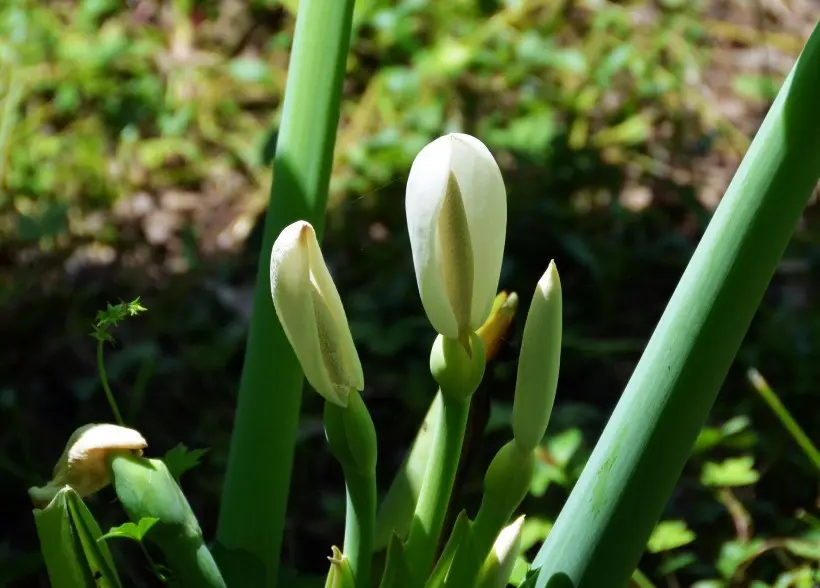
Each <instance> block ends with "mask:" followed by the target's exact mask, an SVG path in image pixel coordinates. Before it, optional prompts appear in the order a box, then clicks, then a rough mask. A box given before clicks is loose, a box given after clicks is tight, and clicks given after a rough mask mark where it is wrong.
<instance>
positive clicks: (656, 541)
mask: <svg viewBox="0 0 820 588" xmlns="http://www.w3.org/2000/svg"><path fill="white" fill-rule="evenodd" d="M694 540H695V534H694V533H693V532H692V530H691V529H689V528H688V527H687V526H686V522H685V521H662V522H660V523H658V525H657V526H656V527H655V530H654V531H653V532H652V535H651V536H650V537H649V541H648V542H647V549H648V550H649V552H650V553H660V552H662V551H669V550H671V549H677V548H678V547H682V546H684V545H687V544H689V543H691V542H692V541H694Z"/></svg>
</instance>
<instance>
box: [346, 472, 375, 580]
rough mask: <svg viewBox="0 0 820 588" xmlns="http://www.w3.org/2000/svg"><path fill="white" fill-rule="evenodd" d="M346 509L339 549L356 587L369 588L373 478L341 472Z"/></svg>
mask: <svg viewBox="0 0 820 588" xmlns="http://www.w3.org/2000/svg"><path fill="white" fill-rule="evenodd" d="M345 484H346V486H347V511H346V516H345V544H344V549H343V550H342V552H343V553H344V555H345V557H347V558H348V559H349V560H350V567H351V570H352V572H353V577H354V578H355V580H356V587H357V588H370V587H371V584H370V567H371V564H372V561H373V540H374V536H375V532H376V478H375V476H363V475H361V474H359V473H357V472H351V471H347V472H345Z"/></svg>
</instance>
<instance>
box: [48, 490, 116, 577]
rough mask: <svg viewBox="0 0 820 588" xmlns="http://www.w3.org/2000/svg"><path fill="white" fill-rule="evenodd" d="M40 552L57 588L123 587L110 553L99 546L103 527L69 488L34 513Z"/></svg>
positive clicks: (102, 546)
mask: <svg viewBox="0 0 820 588" xmlns="http://www.w3.org/2000/svg"><path fill="white" fill-rule="evenodd" d="M34 521H35V524H36V526H37V535H38V537H39V539H40V549H41V551H42V553H43V559H44V560H45V563H46V569H47V570H48V576H49V580H50V582H51V585H52V587H54V588H85V587H94V586H97V587H104V588H119V587H121V586H122V584H121V583H120V579H119V576H118V575H117V571H116V568H115V567H114V560H113V558H112V557H111V552H110V551H109V550H108V546H107V545H105V544H98V543H97V540H98V539H99V538H100V537H101V535H102V533H101V532H100V527H99V525H98V524H97V521H96V520H94V517H93V516H92V514H91V512H89V510H88V508H87V507H86V506H85V503H84V502H83V500H82V498H80V496H79V495H78V494H77V493H76V492H75V491H74V490H73V489H72V488H71V487H69V486H66V487H65V488H63V489H62V490H60V491H59V492H58V493H57V495H56V496H55V497H54V499H53V500H52V501H51V502H50V503H49V504H48V506H46V508H44V509H35V510H34Z"/></svg>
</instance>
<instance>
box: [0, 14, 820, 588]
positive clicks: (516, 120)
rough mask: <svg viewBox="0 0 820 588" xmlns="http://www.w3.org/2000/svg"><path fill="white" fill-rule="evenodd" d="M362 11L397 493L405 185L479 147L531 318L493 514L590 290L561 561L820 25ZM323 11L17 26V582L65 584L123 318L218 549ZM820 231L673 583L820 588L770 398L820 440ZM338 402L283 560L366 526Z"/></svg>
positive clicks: (497, 421) (675, 510) (661, 556)
mask: <svg viewBox="0 0 820 588" xmlns="http://www.w3.org/2000/svg"><path fill="white" fill-rule="evenodd" d="M357 4H358V6H357V11H356V30H355V31H354V40H353V44H352V48H351V53H350V58H349V60H348V75H347V79H346V82H345V86H344V102H343V105H342V117H341V125H340V129H339V136H338V143H337V149H336V156H335V162H334V169H333V178H332V184H331V196H330V204H329V213H328V214H329V217H328V225H327V229H326V235H325V239H324V250H325V256H326V258H327V260H328V263H329V265H330V268H331V271H332V273H333V274H334V277H335V279H336V281H337V284H338V286H339V289H340V291H341V294H342V298H343V300H344V303H345V306H346V308H347V312H348V316H349V319H350V322H351V328H352V330H353V333H354V337H355V339H356V341H357V345H358V348H359V351H360V353H361V355H362V361H363V364H364V369H365V380H366V390H365V397H366V401H367V402H368V405H369V407H370V409H371V412H372V413H373V417H374V421H375V422H376V427H377V430H378V432H379V445H380V463H379V468H380V469H379V475H380V488H381V489H382V490H384V489H386V487H387V484H388V483H389V480H390V477H391V476H392V474H393V472H395V470H396V468H397V466H398V464H399V463H400V461H401V459H402V457H403V452H404V450H405V448H406V447H407V446H408V444H409V443H410V440H411V439H412V437H413V435H414V433H415V429H416V427H417V426H418V424H419V423H420V422H421V419H422V417H423V415H424V412H425V410H426V408H427V405H428V403H429V401H430V400H431V398H432V395H433V393H434V391H435V388H434V385H433V384H432V380H431V379H430V376H429V372H428V369H427V359H428V353H429V349H430V344H431V343H432V341H433V338H434V333H433V331H432V329H431V327H430V326H429V324H428V322H427V320H426V318H425V315H424V313H423V310H422V307H421V304H420V301H419V298H418V293H417V291H416V284H415V277H414V273H413V268H412V260H411V255H410V247H409V241H408V239H407V234H406V229H405V218H404V208H403V204H404V202H403V197H404V191H403V190H404V182H405V180H406V177H407V172H408V170H409V167H410V164H411V162H412V160H413V157H414V156H415V155H416V153H417V152H418V151H419V150H420V149H421V148H422V147H423V146H424V144H426V143H427V142H429V141H430V140H432V139H433V138H435V137H437V136H438V135H440V134H443V133H446V132H449V131H462V132H467V133H471V134H473V135H476V136H477V137H479V138H481V139H482V140H483V141H484V142H485V143H486V144H487V145H488V146H489V147H490V148H491V150H492V151H493V152H494V154H495V155H496V157H497V159H498V161H499V164H500V165H501V167H502V170H503V173H504V177H505V179H506V181H507V187H508V197H509V224H508V240H507V248H506V257H505V261H504V267H503V270H502V276H501V288H504V289H506V290H508V291H516V292H518V294H519V296H520V297H521V302H522V305H521V308H520V310H519V314H518V319H517V320H516V322H515V323H514V325H513V328H512V330H511V331H510V333H509V335H508V340H507V342H506V344H505V347H504V348H503V350H502V352H501V354H500V356H499V357H498V358H497V359H496V360H495V361H494V363H493V364H492V365H491V366H490V367H489V368H488V373H487V377H486V378H485V382H484V384H483V385H482V387H481V388H480V390H479V393H478V396H477V400H476V402H475V409H474V415H473V422H474V426H480V425H482V424H484V423H485V422H486V433H485V434H484V435H483V436H482V435H477V436H473V437H472V438H471V439H470V442H469V443H468V454H467V456H468V459H467V462H466V466H465V470H464V471H463V474H462V475H461V476H460V478H459V489H460V490H459V492H460V498H461V499H462V500H463V501H464V503H465V504H467V505H468V508H474V506H475V505H476V503H477V500H478V499H479V498H480V488H481V486H480V482H481V477H482V473H483V471H484V467H485V465H486V463H487V462H488V460H489V458H490V457H491V456H492V455H493V454H494V453H495V451H496V450H497V448H498V447H499V446H500V445H501V444H502V443H504V442H505V441H506V440H508V439H509V437H510V430H509V418H508V417H509V412H510V410H511V402H512V392H513V388H514V376H515V358H516V354H517V346H518V344H519V342H520V334H521V329H522V327H523V319H524V317H525V316H526V311H527V306H528V304H529V299H530V296H531V295H532V291H533V289H534V287H535V283H536V281H537V279H538V278H539V277H540V275H541V273H542V272H543V271H544V270H545V269H546V267H547V264H548V263H549V260H550V259H552V258H554V259H555V260H556V263H557V265H558V268H559V270H560V272H561V277H562V282H563V291H564V308H565V319H564V321H565V323H564V325H565V326H564V332H565V335H564V337H565V340H564V349H563V357H562V370H561V378H560V382H559V390H558V400H557V407H556V410H555V413H554V416H553V420H552V422H551V423H550V427H549V430H548V433H547V439H546V440H545V443H544V451H543V454H542V456H541V460H540V462H539V465H538V472H537V476H536V480H535V482H534V483H533V488H532V492H531V494H532V495H531V496H530V497H528V498H527V499H526V500H525V503H524V505H523V510H524V511H525V512H526V513H528V523H527V528H526V532H525V545H527V546H533V547H534V549H535V548H537V546H538V544H540V542H541V540H542V539H543V537H544V536H545V533H546V532H548V530H549V526H550V521H552V520H554V517H555V515H556V514H557V512H558V510H559V509H560V506H561V504H562V503H563V501H564V500H565V498H566V496H567V494H568V492H569V489H570V488H571V486H572V484H573V482H574V481H575V479H576V478H577V476H578V474H579V472H580V469H581V467H582V466H583V463H584V460H585V458H586V456H587V455H588V452H589V451H590V449H591V447H592V445H593V444H594V442H595V440H596V439H597V436H598V434H599V433H600V431H601V430H602V428H603V425H604V424H605V422H606V418H607V417H608V414H609V413H610V412H611V410H612V408H613V407H614V405H615V403H616V402H617V399H618V396H619V394H620V392H621V391H622V389H623V387H624V385H625V383H626V381H627V379H628V378H629V376H630V374H631V371H632V369H633V367H634V365H635V363H636V361H637V359H638V357H639V356H640V353H641V351H642V349H643V346H644V345H645V343H646V341H647V340H648V338H649V336H650V334H651V332H652V329H653V328H654V325H655V324H656V322H657V320H658V319H659V317H660V315H661V313H662V312H663V309H664V306H665V303H666V301H667V300H668V298H669V296H670V295H671V293H672V291H673V289H674V287H675V285H676V282H677V280H678V278H679V277H680V275H681V273H682V271H683V269H684V267H685V265H686V263H687V261H688V260H689V257H690V255H691V253H692V251H693V249H694V247H695V245H696V244H697V242H698V239H699V238H700V236H701V234H702V232H703V230H704V228H705V226H706V224H707V223H708V220H709V217H710V214H711V213H712V211H713V210H714V207H715V206H716V205H717V203H718V202H719V200H720V197H721V195H722V193H723V191H724V189H725V188H726V186H727V185H728V182H729V181H730V179H731V177H732V174H733V173H734V170H735V169H736V167H737V165H738V164H739V162H740V158H741V157H742V155H743V153H744V152H745V150H746V148H747V146H748V144H749V141H750V138H751V137H752V136H753V134H754V132H755V130H756V128H757V127H758V125H759V124H760V122H761V120H762V118H763V116H764V115H765V112H766V109H767V107H768V105H769V104H770V102H771V100H772V99H773V96H774V95H775V93H776V91H777V89H778V88H779V86H780V84H781V82H782V80H783V79H784V77H785V75H786V74H787V73H788V71H789V69H790V68H791V66H792V64H793V62H794V59H795V58H796V56H797V55H798V53H799V51H800V49H801V47H802V45H803V43H804V42H805V40H806V39H807V38H808V35H809V33H810V32H811V30H812V28H813V26H814V24H815V23H816V22H817V19H818V18H819V17H820V3H818V2H817V0H654V1H650V0H645V1H633V2H628V1H623V2H614V1H606V0H575V1H571V0H563V1H562V0H447V1H444V0H438V1H434V0H399V1H387V0H360V1H359V2H357ZM295 5H296V2H295V0H291V1H288V2H284V3H283V2H279V1H274V0H206V1H202V2H199V1H195V0H177V1H170V0H165V1H163V0H61V1H57V0H48V1H46V0H41V1H37V0H3V2H2V3H0V345H2V348H0V496H2V499H3V500H2V501H0V585H9V586H47V580H46V579H45V572H44V569H43V567H42V561H41V559H40V556H39V552H38V547H37V540H36V535H35V531H34V525H33V519H32V516H31V505H30V503H29V501H28V498H27V495H26V489H27V488H28V487H29V486H31V485H35V484H37V485H40V484H43V483H44V482H45V481H46V480H47V479H48V477H49V475H50V473H51V469H52V468H53V466H54V463H55V462H56V459H57V458H58V456H59V454H60V452H61V451H62V448H63V446H64V444H65V441H66V440H67V438H68V436H69V435H70V434H71V432H72V431H73V430H74V429H75V428H76V427H78V426H80V425H82V424H85V423H87V422H93V421H111V420H112V416H111V415H110V412H109V409H108V406H107V404H106V402H105V399H104V396H103V394H102V389H101V387H100V385H99V382H98V379H97V374H96V367H95V363H94V361H95V360H94V351H95V346H94V341H93V340H92V339H91V338H90V337H89V333H90V330H91V327H90V325H91V322H92V320H93V318H94V315H95V313H96V311H97V310H98V309H100V308H102V307H104V305H105V303H106V302H116V301H118V300H120V299H123V300H131V299H133V298H134V297H136V296H141V299H142V302H143V304H144V305H145V306H146V307H147V308H148V312H147V313H145V314H143V315H141V316H140V317H137V318H135V319H130V320H128V321H126V323H125V324H124V325H123V326H122V327H120V328H118V329H117V330H116V331H115V333H114V335H115V336H116V337H117V338H118V342H117V344H116V345H115V346H113V347H109V348H108V349H107V352H106V353H107V362H108V364H107V365H108V370H109V377H110V379H111V383H112V387H113V388H114V390H115V393H116V394H117V396H118V398H119V402H120V406H121V409H122V411H123V413H124V417H125V419H126V422H127V423H128V424H129V425H131V426H133V427H135V428H137V429H139V430H140V431H141V432H142V433H143V434H144V435H145V437H146V438H147V439H148V442H149V453H150V454H152V455H162V454H163V453H165V451H167V450H168V449H170V448H172V447H173V446H174V445H175V444H176V443H178V442H181V443H184V444H185V445H187V446H188V447H191V448H206V447H207V448H210V451H209V452H208V453H207V454H206V456H205V458H204V459H203V462H202V465H200V466H199V467H197V468H196V469H195V470H192V471H191V472H189V473H187V474H186V475H185V478H184V479H183V483H182V485H183V488H184V490H185V491H186V493H187V495H188V497H189V500H190V501H191V503H192V506H193V507H194V509H195V510H196V512H197V514H198V516H199V519H200V523H201V524H202V527H203V529H204V531H205V533H206V535H207V536H213V532H214V527H215V522H216V512H217V505H218V497H219V491H220V484H221V476H222V472H223V471H224V468H225V460H226V456H227V448H228V442H229V435H230V429H231V425H232V420H233V407H234V404H235V399H236V390H237V385H238V377H239V373H240V370H241V365H242V355H243V347H244V338H245V335H246V331H247V324H248V319H249V312H250V300H251V292H252V288H253V285H254V284H253V280H254V276H255V269H256V264H257V260H258V248H259V245H260V243H261V236H260V234H259V231H260V229H261V218H262V215H263V214H264V207H265V204H266V201H267V196H268V190H269V187H270V166H269V163H270V158H271V156H272V153H273V148H274V146H275V142H276V129H277V127H278V121H279V119H278V117H279V112H280V108H281V99H282V92H283V89H284V84H285V79H286V74H287V65H288V49H289V46H290V43H291V41H292V35H293V25H294V17H293V11H294V9H295ZM817 217H818V215H817V207H816V206H815V205H814V203H812V205H811V206H810V207H809V208H808V209H807V211H806V214H805V216H804V218H803V220H802V222H801V225H800V226H799V227H798V231H797V233H796V235H795V238H794V240H793V242H792V244H791V246H790V248H789V250H788V252H787V255H786V257H785V258H784V260H783V263H782V265H781V267H780V268H779V271H778V273H777V275H776V276H775V279H774V281H773V283H772V286H771V288H770V290H769V292H768V295H767V297H766V300H765V302H764V305H763V307H762V308H761V310H760V312H759V313H758V316H757V318H756V319H755V321H754V324H753V326H752V329H751V331H750V333H749V336H748V337H747V339H746V342H745V344H744V346H743V349H742V352H741V354H740V356H739V357H738V360H737V362H736V363H735V366H734V368H733V370H732V371H731V373H730V376H729V378H728V380H727V381H726V384H725V386H724V389H723V391H722V392H721V395H720V397H719V399H718V402H717V404H716V405H715V407H714V410H713V411H712V414H711V418H710V422H709V423H708V428H707V429H705V430H704V433H703V435H702V436H701V438H700V439H699V442H698V444H697V446H696V448H695V450H694V454H693V458H692V460H691V461H690V463H689V464H688V466H687V468H686V470H685V472H684V475H683V477H682V479H681V481H680V484H679V486H678V489H677V491H676V493H675V494H674V496H673V497H672V499H671V500H670V502H669V505H668V508H667V511H666V513H665V516H664V520H665V521H666V522H665V523H663V524H662V525H661V526H660V527H659V528H658V530H657V532H656V534H655V535H654V536H653V538H652V541H650V544H649V549H648V550H647V554H646V556H645V557H644V559H643V560H642V562H641V569H642V571H643V572H644V573H646V575H647V576H648V577H649V578H651V580H652V581H653V582H654V583H655V584H656V585H657V586H669V587H678V586H694V585H696V586H698V587H700V588H707V587H709V588H717V587H721V586H726V587H728V586H778V587H786V586H801V587H802V586H806V587H809V586H817V585H820V580H817V579H815V572H814V570H816V569H817V562H818V561H820V535H819V534H818V529H820V519H818V518H815V517H817V516H818V511H820V505H818V503H817V502H818V483H819V482H820V472H819V471H818V470H817V469H815V468H814V467H812V465H811V462H810V461H809V460H808V459H807V458H806V457H805V456H804V455H803V454H802V453H801V452H800V450H799V449H798V448H797V446H796V445H795V444H794V442H793V441H792V439H791V438H790V437H789V435H788V433H787V432H786V431H785V430H784V428H783V427H782V426H781V424H780V422H779V421H778V420H777V419H776V417H775V416H774V415H773V413H772V411H771V410H770V409H769V408H768V407H767V405H766V404H765V403H764V402H763V401H762V399H761V398H760V396H759V395H758V394H757V392H756V391H755V388H754V387H753V386H752V385H751V383H750V381H749V379H748V377H747V370H748V369H749V368H752V367H754V368H757V369H759V370H760V372H761V373H762V374H763V375H764V376H765V377H766V378H767V379H768V380H769V382H770V383H771V384H772V386H773V387H774V389H775V390H776V392H777V394H778V395H779V397H780V398H781V400H782V401H783V402H784V403H785V405H786V406H787V407H788V408H789V410H790V411H791V412H792V413H793V414H794V415H795V417H796V418H797V419H798V421H799V422H800V423H801V424H802V425H803V427H804V428H805V429H806V431H807V433H808V434H809V436H810V437H812V438H813V439H814V440H815V441H820V411H818V410H817V409H816V407H817V400H816V399H817V390H816V387H817V382H818V381H820V345H819V343H820V340H819V339H818V337H820V313H818V311H817V310H816V309H815V308H814V305H813V301H814V299H815V296H816V292H817V287H818V268H817V265H818V263H820V227H818V225H817ZM271 393H272V394H275V393H276V390H275V389H273V390H271ZM321 406H322V405H321V399H320V398H319V397H318V395H316V394H314V393H313V392H310V393H309V394H306V395H305V400H304V408H303V420H302V425H301V429H300V435H301V436H300V441H299V444H298V447H297V456H296V461H295V463H296V469H295V472H294V477H293V486H292V490H291V501H290V510H289V522H288V528H287V530H286V537H285V547H284V554H283V556H284V558H285V560H286V563H287V564H288V565H289V566H292V567H297V568H299V569H301V570H303V571H305V572H311V573H318V574H323V573H324V572H325V571H326V569H327V560H326V556H327V555H328V554H329V553H330V551H329V550H330V545H331V544H333V543H336V544H340V543H341V540H342V533H343V515H344V494H343V485H342V478H341V472H340V471H339V467H338V465H337V464H336V463H335V462H334V460H333V459H332V458H331V457H330V455H329V453H328V452H327V451H326V448H325V445H324V438H323V431H322V426H321ZM259 467H275V464H259ZM89 503H90V506H91V508H92V510H93V511H94V512H95V514H96V515H97V516H98V518H99V520H100V521H101V524H102V525H103V526H104V527H105V526H106V525H114V524H118V523H120V522H122V521H123V519H124V514H123V513H122V511H121V510H120V509H119V507H118V505H117V503H116V502H115V499H114V494H113V492H112V491H111V490H110V489H108V490H105V491H103V492H101V493H100V494H99V495H98V496H95V497H93V498H91V499H90V500H89ZM471 512H474V511H473V510H471ZM812 513H814V514H812ZM115 549H116V553H117V556H118V557H119V558H120V559H121V563H122V566H123V569H124V570H128V573H130V574H132V575H133V577H134V583H133V585H135V586H151V585H153V584H152V583H151V580H150V576H149V575H148V574H147V573H146V571H145V568H146V564H145V562H144V560H143V559H142V555H141V553H140V552H139V549H138V547H135V546H133V545H130V544H125V543H124V542H123V543H117V544H116V546H115ZM534 549H533V551H532V552H530V553H533V552H534Z"/></svg>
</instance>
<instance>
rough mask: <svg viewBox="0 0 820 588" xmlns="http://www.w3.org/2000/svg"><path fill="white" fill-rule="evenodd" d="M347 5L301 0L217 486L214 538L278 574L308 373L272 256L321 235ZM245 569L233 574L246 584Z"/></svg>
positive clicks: (271, 576) (270, 578) (272, 576)
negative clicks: (288, 326)
mask: <svg viewBox="0 0 820 588" xmlns="http://www.w3.org/2000/svg"><path fill="white" fill-rule="evenodd" d="M353 5H354V2H353V0H334V1H333V2H327V1H326V0H300V2H299V9H298V13H297V17H296V29H295V33H294V40H293V50H292V54H291V59H290V65H289V68H288V81H287V87H286V89H285V98H284V104H283V108H282V125H281V127H280V132H279V134H278V137H277V144H276V156H275V158H274V173H273V185H272V187H271V200H270V206H269V207H268V211H267V218H266V219H265V229H264V238H263V244H262V250H261V254H260V258H259V267H258V272H257V280H256V289H255V292H254V302H253V315H252V320H251V325H250V330H249V333H248V340H247V348H246V352H245V353H246V355H245V364H244V366H243V371H242V379H241V382H240V385H239V393H238V400H237V407H236V415H235V423H234V429H233V433H232V438H231V445H230V452H229V456H228V464H227V471H226V474H225V482H224V486H223V490H222V504H221V508H220V512H219V525H218V528H217V540H218V542H219V543H220V545H221V546H222V547H223V548H225V549H227V550H229V551H231V550H234V551H235V550H243V551H246V552H248V553H250V554H251V555H253V556H255V558H256V559H258V560H259V561H260V562H261V563H262V564H263V565H264V567H265V569H266V576H267V579H266V581H265V585H266V586H275V585H276V583H277V578H278V569H279V555H280V551H281V546H282V532H283V530H284V524H285V511H286V507H287V501H288V490H289V487H290V477H291V468H292V466H293V451H294V447H295V443H296V432H297V425H298V421H299V410H300V406H301V398H302V395H301V392H302V386H303V383H304V376H303V374H302V370H301V367H300V366H299V363H298V361H297V360H296V357H295V355H294V354H293V350H292V349H291V347H290V345H289V343H288V341H287V338H286V337H285V334H284V332H283V331H282V327H281V325H280V324H279V321H278V320H277V317H276V313H275V311H274V308H273V304H272V303H271V297H270V282H269V271H270V251H271V247H272V246H273V242H274V240H275V239H276V237H277V235H278V234H279V233H280V232H281V230H282V229H283V228H284V227H286V226H287V225H289V224H291V223H292V222H294V221H296V220H300V219H301V220H306V221H308V222H310V223H311V224H312V225H313V227H314V229H315V230H316V233H317V236H318V237H319V238H321V235H322V230H323V227H324V214H325V207H326V204H327V193H328V186H329V182H330V168H331V163H332V160H333V148H334V144H335V141H336V129H337V127H338V124H339V109H340V103H341V91H342V81H343V79H344V74H345V65H346V63H347V53H348V47H349V44H350V23H351V19H352V15H353ZM243 571H245V570H242V569H235V570H234V569H232V570H231V571H230V572H226V573H230V574H231V575H232V576H233V577H229V578H228V580H229V583H231V584H233V582H231V580H233V581H235V582H236V583H237V585H242V578H243V576H242V573H243Z"/></svg>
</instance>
